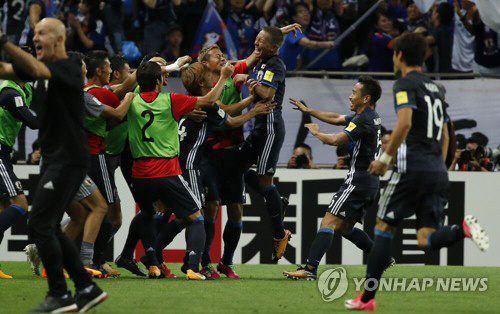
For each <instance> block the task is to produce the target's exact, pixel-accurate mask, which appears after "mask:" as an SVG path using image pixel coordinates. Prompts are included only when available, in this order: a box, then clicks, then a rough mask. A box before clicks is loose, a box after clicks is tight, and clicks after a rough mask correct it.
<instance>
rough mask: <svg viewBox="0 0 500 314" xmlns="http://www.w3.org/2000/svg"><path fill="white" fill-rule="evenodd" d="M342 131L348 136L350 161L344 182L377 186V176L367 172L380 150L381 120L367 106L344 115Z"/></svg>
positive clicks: (371, 186)
mask: <svg viewBox="0 0 500 314" xmlns="http://www.w3.org/2000/svg"><path fill="white" fill-rule="evenodd" d="M345 119H346V121H347V126H346V127H345V128H344V132H345V133H346V134H347V136H348V137H349V151H350V155H351V163H350V166H349V173H348V174H347V177H346V179H345V183H346V184H352V185H356V186H364V187H369V188H378V187H379V178H378V177H376V176H372V175H370V174H369V173H368V166H370V163H371V162H372V161H373V160H375V159H376V158H378V154H379V151H380V144H381V142H380V125H381V120H380V117H379V116H378V114H377V112H376V111H375V110H373V109H370V108H367V109H365V110H364V111H363V112H362V113H360V114H355V115H350V116H346V118H345Z"/></svg>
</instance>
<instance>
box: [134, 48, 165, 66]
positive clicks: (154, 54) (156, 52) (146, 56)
mask: <svg viewBox="0 0 500 314" xmlns="http://www.w3.org/2000/svg"><path fill="white" fill-rule="evenodd" d="M154 57H161V55H160V53H159V52H158V51H155V52H150V53H148V54H147V55H145V56H144V58H142V60H141V63H140V64H139V66H141V65H142V64H143V63H146V62H148V61H149V60H151V59H152V58H154Z"/></svg>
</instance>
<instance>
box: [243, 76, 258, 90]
mask: <svg viewBox="0 0 500 314" xmlns="http://www.w3.org/2000/svg"><path fill="white" fill-rule="evenodd" d="M245 84H246V85H247V86H248V89H249V90H250V93H253V92H254V89H255V87H257V86H259V85H260V83H259V82H257V81H256V80H254V79H249V80H247V81H246V82H245Z"/></svg>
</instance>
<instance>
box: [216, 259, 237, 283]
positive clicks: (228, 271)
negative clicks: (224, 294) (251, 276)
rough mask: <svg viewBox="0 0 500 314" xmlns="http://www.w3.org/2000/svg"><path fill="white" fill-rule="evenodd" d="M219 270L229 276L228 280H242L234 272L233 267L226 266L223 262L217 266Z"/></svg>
mask: <svg viewBox="0 0 500 314" xmlns="http://www.w3.org/2000/svg"><path fill="white" fill-rule="evenodd" d="M217 270H218V271H219V272H220V273H221V274H224V275H226V276H227V278H232V279H240V276H239V275H238V274H237V273H235V272H234V270H233V268H232V267H231V265H224V264H222V262H220V263H219V264H218V265H217Z"/></svg>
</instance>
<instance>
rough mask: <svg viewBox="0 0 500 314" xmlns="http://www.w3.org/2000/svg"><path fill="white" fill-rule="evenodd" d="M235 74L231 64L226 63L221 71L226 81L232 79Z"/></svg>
mask: <svg viewBox="0 0 500 314" xmlns="http://www.w3.org/2000/svg"><path fill="white" fill-rule="evenodd" d="M233 72H234V66H233V65H232V64H231V63H229V62H226V64H224V66H223V67H222V69H221V75H222V77H223V78H225V79H227V78H230V77H231V75H233Z"/></svg>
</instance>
